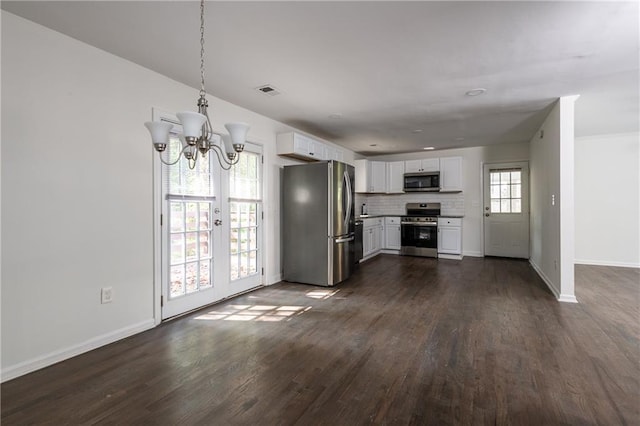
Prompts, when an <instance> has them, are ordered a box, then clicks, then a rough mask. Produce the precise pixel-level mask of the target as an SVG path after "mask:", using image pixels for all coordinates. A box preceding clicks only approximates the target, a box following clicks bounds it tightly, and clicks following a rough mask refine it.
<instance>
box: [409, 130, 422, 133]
mask: <svg viewBox="0 0 640 426" xmlns="http://www.w3.org/2000/svg"><path fill="white" fill-rule="evenodd" d="M423 131H424V130H422V129H415V130H412V131H411V133H422V132H423Z"/></svg>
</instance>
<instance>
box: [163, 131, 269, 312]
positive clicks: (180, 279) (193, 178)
mask: <svg viewBox="0 0 640 426" xmlns="http://www.w3.org/2000/svg"><path fill="white" fill-rule="evenodd" d="M174 130H175V131H176V134H175V135H172V137H171V139H170V143H169V145H168V146H167V152H165V153H164V154H163V155H164V156H165V159H167V160H173V159H175V158H177V155H178V152H179V151H180V150H181V142H180V140H179V139H178V137H177V133H178V132H179V131H180V128H179V126H178V125H176V127H175V129H174ZM245 146H246V147H247V148H248V149H246V152H243V153H242V154H240V161H239V162H238V164H236V165H235V166H234V167H232V168H231V170H229V171H225V170H222V169H221V167H220V166H219V164H218V160H217V158H216V154H215V153H214V152H211V151H210V152H209V153H208V154H207V156H206V157H205V158H199V159H198V161H197V162H196V164H195V167H194V168H193V169H191V168H190V167H189V163H188V160H186V159H184V158H182V159H181V160H180V161H179V162H178V163H176V164H175V165H172V166H167V165H160V166H159V168H160V172H159V174H160V179H159V181H160V182H161V184H160V186H161V189H160V190H159V191H158V192H157V194H159V195H157V197H159V198H160V200H159V202H157V203H156V204H157V205H159V208H160V211H161V220H160V221H159V230H157V231H156V232H158V234H159V235H160V240H161V244H160V246H161V250H160V253H159V254H158V256H159V258H160V263H161V264H160V266H159V275H160V277H161V278H160V281H161V283H160V287H161V308H160V311H161V319H162V320H164V319H167V318H171V317H174V316H176V315H180V314H183V313H185V312H188V311H190V310H193V309H197V308H199V307H202V306H206V305H208V304H211V303H213V302H216V301H218V300H222V299H224V298H227V297H229V296H232V295H234V294H238V293H241V292H244V291H246V290H248V289H251V288H254V287H257V286H259V285H261V284H263V281H262V277H263V275H262V270H263V269H262V198H261V193H262V153H261V147H259V146H257V145H253V144H249V143H247V144H246V145H245Z"/></svg>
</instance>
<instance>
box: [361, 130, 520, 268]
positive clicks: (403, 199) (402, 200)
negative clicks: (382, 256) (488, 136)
mask: <svg viewBox="0 0 640 426" xmlns="http://www.w3.org/2000/svg"><path fill="white" fill-rule="evenodd" d="M456 156H460V157H462V158H463V160H462V161H463V164H462V167H463V184H462V185H463V191H462V193H460V194H435V193H433V194H402V195H368V196H360V197H358V198H357V200H356V201H357V202H359V203H363V202H366V203H367V205H368V206H369V213H380V214H396V213H398V214H404V211H405V204H406V203H408V202H427V201H436V202H437V201H439V202H441V203H442V212H443V214H462V215H464V219H463V221H462V251H463V254H464V255H465V256H482V255H483V253H484V248H483V241H484V240H483V236H482V232H483V221H482V202H483V201H482V180H481V176H482V165H483V164H484V163H498V162H505V161H527V160H528V159H529V144H528V143H515V144H501V145H491V146H484V147H474V148H460V149H448V150H442V151H431V152H417V153H411V154H396V155H386V156H377V157H370V158H371V159H375V160H381V161H400V160H412V159H419V158H433V157H456ZM365 200H366V201H365Z"/></svg>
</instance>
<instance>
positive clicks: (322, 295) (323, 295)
mask: <svg viewBox="0 0 640 426" xmlns="http://www.w3.org/2000/svg"><path fill="white" fill-rule="evenodd" d="M339 291H340V290H339V289H338V290H311V291H308V292H307V297H311V298H312V299H322V300H325V299H328V298H330V297H333V296H335V295H336V293H338V292H339Z"/></svg>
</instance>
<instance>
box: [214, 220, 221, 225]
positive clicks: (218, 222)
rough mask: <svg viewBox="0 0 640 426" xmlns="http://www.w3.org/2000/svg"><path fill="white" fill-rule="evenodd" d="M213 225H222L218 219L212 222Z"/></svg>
mask: <svg viewBox="0 0 640 426" xmlns="http://www.w3.org/2000/svg"><path fill="white" fill-rule="evenodd" d="M213 224H214V225H215V226H220V225H222V221H221V220H220V219H216V220H214V221H213Z"/></svg>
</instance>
